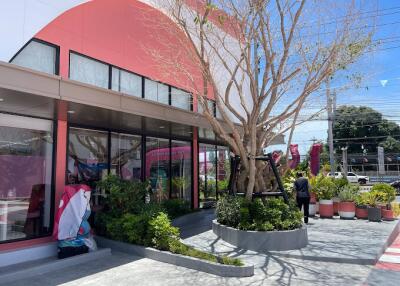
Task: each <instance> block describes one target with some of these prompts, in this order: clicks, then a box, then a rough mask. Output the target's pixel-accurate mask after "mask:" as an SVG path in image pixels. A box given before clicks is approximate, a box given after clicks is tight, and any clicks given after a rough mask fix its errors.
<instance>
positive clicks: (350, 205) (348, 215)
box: [339, 202, 356, 219]
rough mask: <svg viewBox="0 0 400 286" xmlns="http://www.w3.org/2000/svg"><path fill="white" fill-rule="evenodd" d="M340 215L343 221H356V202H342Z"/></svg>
mask: <svg viewBox="0 0 400 286" xmlns="http://www.w3.org/2000/svg"><path fill="white" fill-rule="evenodd" d="M339 215H340V218H341V219H354V216H355V215H356V204H355V203H354V202H340V203H339Z"/></svg>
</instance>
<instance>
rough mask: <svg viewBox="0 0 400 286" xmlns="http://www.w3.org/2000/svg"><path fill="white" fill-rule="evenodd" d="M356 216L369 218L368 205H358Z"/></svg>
mask: <svg viewBox="0 0 400 286" xmlns="http://www.w3.org/2000/svg"><path fill="white" fill-rule="evenodd" d="M356 217H357V219H368V210H367V207H366V206H357V207H356Z"/></svg>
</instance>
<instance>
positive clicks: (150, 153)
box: [146, 137, 170, 202]
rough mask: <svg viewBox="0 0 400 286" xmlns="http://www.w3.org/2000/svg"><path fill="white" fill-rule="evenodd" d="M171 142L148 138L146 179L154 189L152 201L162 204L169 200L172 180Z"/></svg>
mask: <svg viewBox="0 0 400 286" xmlns="http://www.w3.org/2000/svg"><path fill="white" fill-rule="evenodd" d="M169 163H170V149H169V140H167V139H159V138H152V137H147V138H146V178H147V179H149V181H150V185H151V189H152V193H153V196H152V200H155V201H157V202H161V201H163V200H166V199H168V198H169V186H170V184H169V178H170V170H169Z"/></svg>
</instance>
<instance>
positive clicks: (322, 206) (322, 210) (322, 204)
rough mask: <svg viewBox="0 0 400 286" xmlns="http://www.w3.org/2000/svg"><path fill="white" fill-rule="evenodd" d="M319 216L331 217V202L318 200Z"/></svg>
mask: <svg viewBox="0 0 400 286" xmlns="http://www.w3.org/2000/svg"><path fill="white" fill-rule="evenodd" d="M319 216H320V217H321V218H332V217H333V201H332V200H319Z"/></svg>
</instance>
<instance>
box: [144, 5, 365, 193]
mask: <svg viewBox="0 0 400 286" xmlns="http://www.w3.org/2000/svg"><path fill="white" fill-rule="evenodd" d="M159 2H160V4H159V5H160V7H161V8H162V9H163V11H164V12H165V13H166V14H167V15H168V16H169V18H170V19H172V21H174V22H175V23H176V24H177V26H178V31H171V30H170V31H166V32H169V33H171V37H173V36H175V39H176V40H175V41H171V42H170V43H163V46H162V49H164V50H165V49H170V50H171V55H172V56H171V57H168V58H166V57H163V56H161V55H160V54H159V53H158V52H157V51H150V52H151V53H152V54H153V56H155V57H158V61H159V63H160V68H161V69H165V71H166V72H168V73H169V74H171V73H172V72H173V70H174V71H176V72H178V73H181V74H183V75H185V76H186V79H187V81H188V82H190V84H191V86H190V91H191V92H192V93H193V95H194V106H199V109H201V110H202V113H203V115H204V116H205V117H206V118H207V119H208V121H209V123H210V125H211V126H212V128H213V130H214V132H215V133H216V134H218V136H219V137H220V138H221V139H222V140H223V141H225V142H226V144H227V145H228V146H229V147H230V149H231V150H232V151H233V152H234V153H235V154H236V155H239V156H240V157H241V171H240V176H239V178H238V185H237V190H240V191H242V192H245V193H246V197H247V198H248V199H250V198H251V197H252V194H253V192H258V191H263V190H265V189H266V188H267V186H266V182H269V181H270V180H268V179H267V178H266V177H267V176H269V172H268V169H269V168H268V167H267V166H266V163H264V162H260V161H256V160H255V158H256V157H257V156H259V155H262V154H263V149H264V148H265V147H267V146H269V145H270V144H271V142H272V141H273V140H274V138H276V137H277V136H280V135H282V134H284V133H288V134H289V136H288V140H287V141H288V146H289V145H290V143H291V140H292V136H293V131H294V129H295V128H296V126H297V125H299V124H301V123H303V122H304V121H307V120H309V119H310V118H313V117H314V116H316V115H317V114H319V112H320V111H321V110H314V111H313V113H312V114H309V115H307V116H305V117H304V116H303V117H304V118H301V116H300V115H301V113H302V110H303V107H304V106H305V105H306V104H307V102H309V101H310V100H312V96H313V94H315V93H316V92H317V91H320V90H321V88H323V87H324V86H325V83H326V82H327V81H328V80H329V79H331V78H333V77H334V76H335V78H337V77H339V75H340V74H341V72H342V73H343V72H344V73H345V72H346V69H347V68H348V67H349V66H350V65H351V64H354V63H355V62H356V61H357V60H358V58H359V57H360V56H361V55H362V54H363V52H364V51H365V50H366V49H367V48H368V47H369V46H370V44H371V41H370V39H371V26H368V25H363V23H362V22H361V19H363V18H362V17H360V15H361V14H360V13H361V12H360V11H359V10H358V9H357V4H359V3H358V2H359V1H333V0H332V1H306V0H271V1H269V0H206V1H182V0H165V1H159ZM339 2H340V3H339ZM356 2H357V3H356ZM150 21H151V20H150ZM149 23H150V22H149ZM152 24H153V25H159V27H160V29H162V28H163V27H167V25H164V24H163V23H162V22H160V21H158V22H157V23H155V21H154V23H152ZM176 45H180V47H184V49H185V53H186V54H185V55H173V51H177V50H178V49H176ZM174 47H175V48H174ZM183 58H184V59H183ZM188 61H191V62H192V63H194V64H195V65H196V66H198V68H199V70H200V74H201V80H199V78H198V77H196V76H194V74H193V72H192V71H191V70H190V69H188V68H187V65H186V64H185V63H187V62H188ZM208 98H213V100H214V101H215V105H216V108H217V111H218V115H219V116H217V117H216V116H215V114H214V111H213V110H212V108H211V107H210V105H209V104H208V102H209V101H208V100H207V99H208Z"/></svg>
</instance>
